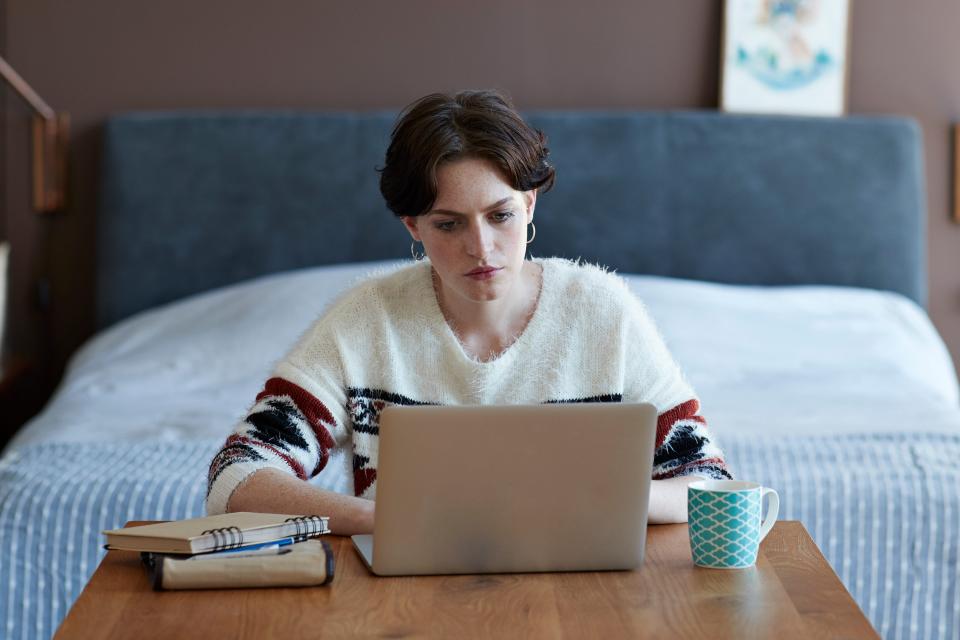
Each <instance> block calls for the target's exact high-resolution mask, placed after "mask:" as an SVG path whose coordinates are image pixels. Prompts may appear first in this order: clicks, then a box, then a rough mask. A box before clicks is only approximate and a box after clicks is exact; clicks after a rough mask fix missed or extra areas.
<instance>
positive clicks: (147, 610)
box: [56, 521, 879, 640]
mask: <svg viewBox="0 0 960 640" xmlns="http://www.w3.org/2000/svg"><path fill="white" fill-rule="evenodd" d="M130 524H136V523H130ZM327 540H328V541H329V542H330V543H331V544H332V545H333V547H334V549H335V552H336V575H335V578H334V580H333V583H332V584H330V585H328V586H324V587H306V588H295V589H236V590H217V591H167V592H156V591H152V590H151V588H150V585H149V583H148V580H147V574H146V572H145V571H144V569H143V568H142V567H141V566H140V562H139V555H138V554H137V553H134V552H128V551H111V552H109V553H108V554H107V556H106V557H105V558H104V560H103V562H102V563H101V564H100V566H99V567H98V568H97V571H96V573H95V574H94V576H93V578H92V579H91V581H90V583H89V584H88V585H87V586H86V588H85V589H84V591H83V593H82V594H81V595H80V598H79V599H78V600H77V602H76V603H75V604H74V606H73V608H72V609H71V610H70V613H69V614H68V616H67V618H66V619H65V620H64V622H63V624H62V625H61V627H60V629H59V630H58V632H57V634H56V638H58V639H61V640H67V639H70V638H220V637H223V638H227V637H229V638H264V637H283V638H284V639H285V640H287V639H292V638H342V637H380V638H407V637H438V638H505V637H523V638H559V637H569V638H635V637H645V638H670V639H671V640H675V639H676V638H694V637H696V638H776V639H777V640H783V639H787V638H805V639H806V638H877V637H879V636H877V634H876V632H875V631H874V630H873V629H872V628H871V626H870V624H869V622H868V621H867V620H866V618H865V617H864V616H863V614H862V612H861V611H860V609H859V608H858V607H857V605H856V603H855V602H854V601H853V599H852V598H851V597H850V594H849V593H848V592H847V591H846V589H845V588H844V587H843V585H842V584H841V582H840V580H839V579H838V578H837V576H836V575H835V574H834V573H833V571H832V570H831V568H830V566H829V565H828V564H827V562H826V560H825V559H824V557H823V555H822V554H821V553H820V551H819V549H817V547H816V545H815V544H814V542H813V540H811V538H810V536H809V534H808V533H807V531H806V529H804V528H803V525H802V524H800V523H799V522H789V521H788V522H778V523H777V524H776V525H775V526H774V528H773V530H772V531H771V533H770V535H769V536H768V537H767V539H766V540H765V541H764V542H763V544H762V545H761V550H760V556H759V558H758V561H757V564H756V566H754V567H751V568H749V569H737V570H718V569H703V568H699V567H696V566H694V565H693V562H692V561H691V557H690V545H689V538H688V535H687V526H686V525H655V526H651V527H649V529H648V539H647V557H646V560H645V563H644V566H643V568H642V569H640V570H639V571H611V572H584V573H543V574H506V575H473V576H419V577H410V578H379V577H375V576H372V575H371V574H370V573H369V572H368V571H367V569H366V567H365V566H364V565H363V563H362V562H361V561H360V559H359V558H358V557H357V555H356V553H355V551H354V549H353V546H352V544H351V542H350V539H349V538H340V537H337V536H330V537H328V538H327Z"/></svg>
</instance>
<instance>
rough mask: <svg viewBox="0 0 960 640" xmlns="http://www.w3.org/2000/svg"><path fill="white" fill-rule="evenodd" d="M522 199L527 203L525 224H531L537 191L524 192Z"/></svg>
mask: <svg viewBox="0 0 960 640" xmlns="http://www.w3.org/2000/svg"><path fill="white" fill-rule="evenodd" d="M523 197H524V199H525V200H526V201H527V224H530V223H531V222H533V210H534V209H535V208H536V207H537V190H536V189H531V190H530V191H525V192H524V194H523Z"/></svg>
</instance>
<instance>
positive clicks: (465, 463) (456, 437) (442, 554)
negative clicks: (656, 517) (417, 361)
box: [357, 403, 657, 575]
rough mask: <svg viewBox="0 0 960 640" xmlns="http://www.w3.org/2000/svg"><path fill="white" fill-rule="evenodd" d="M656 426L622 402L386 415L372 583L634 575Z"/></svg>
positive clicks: (644, 411) (643, 408) (652, 417)
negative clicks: (379, 578)
mask: <svg viewBox="0 0 960 640" xmlns="http://www.w3.org/2000/svg"><path fill="white" fill-rule="evenodd" d="M656 418H657V412H656V409H655V407H654V406H653V405H650V404H621V403H582V404H553V405H510V406H418V407H406V406H391V407H388V408H386V409H384V411H383V413H382V414H381V416H380V437H379V454H378V468H377V508H376V513H375V520H374V537H373V541H374V543H373V545H372V556H373V557H372V562H369V558H368V563H369V564H371V568H372V570H373V571H374V573H376V574H378V575H421V574H455V573H511V572H528V571H578V570H604V569H632V568H636V567H638V566H639V565H640V564H641V563H642V561H643V551H644V544H645V540H646V524H647V505H648V500H649V493H650V479H651V472H652V465H653V450H654V441H655V434H656ZM357 546H358V549H362V548H363V547H365V546H369V540H367V541H363V540H359V541H357ZM368 550H369V549H368Z"/></svg>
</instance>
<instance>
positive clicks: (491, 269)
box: [466, 267, 503, 276]
mask: <svg viewBox="0 0 960 640" xmlns="http://www.w3.org/2000/svg"><path fill="white" fill-rule="evenodd" d="M502 268H503V267H477V268H476V269H474V270H473V271H469V272H467V273H466V275H468V276H479V275H483V274H485V273H494V272H496V271H500V269H502Z"/></svg>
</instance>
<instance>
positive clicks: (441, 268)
mask: <svg viewBox="0 0 960 640" xmlns="http://www.w3.org/2000/svg"><path fill="white" fill-rule="evenodd" d="M536 199H537V198H536V191H535V190H534V191H517V190H515V189H514V188H513V187H511V186H510V185H509V184H508V183H507V182H506V180H504V179H503V177H502V176H501V174H500V172H499V171H498V170H497V168H496V167H495V166H494V165H493V164H491V163H490V162H488V161H486V160H479V159H473V158H468V159H463V160H456V161H454V162H448V163H445V164H442V165H441V166H440V167H438V168H437V200H436V202H434V204H433V209H431V210H430V211H429V212H427V213H425V214H423V215H420V216H406V217H404V218H402V220H403V223H404V224H405V225H406V227H407V229H408V230H409V231H410V235H411V236H413V238H414V240H418V241H420V242H422V243H423V248H424V252H425V253H426V254H427V256H428V257H429V258H430V262H431V263H432V264H433V268H434V270H435V271H436V273H437V276H438V277H439V278H440V283H441V286H442V288H443V294H444V295H446V296H450V295H451V294H453V295H455V296H459V297H461V298H464V299H466V300H470V301H473V302H486V301H491V300H498V299H502V298H504V296H508V295H510V294H511V292H514V294H517V292H519V291H520V290H521V289H520V288H519V287H517V285H518V284H519V283H520V278H521V271H522V269H523V262H524V260H523V258H524V255H525V254H526V246H527V224H529V223H530V222H531V221H532V220H533V209H534V205H535V204H536Z"/></svg>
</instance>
